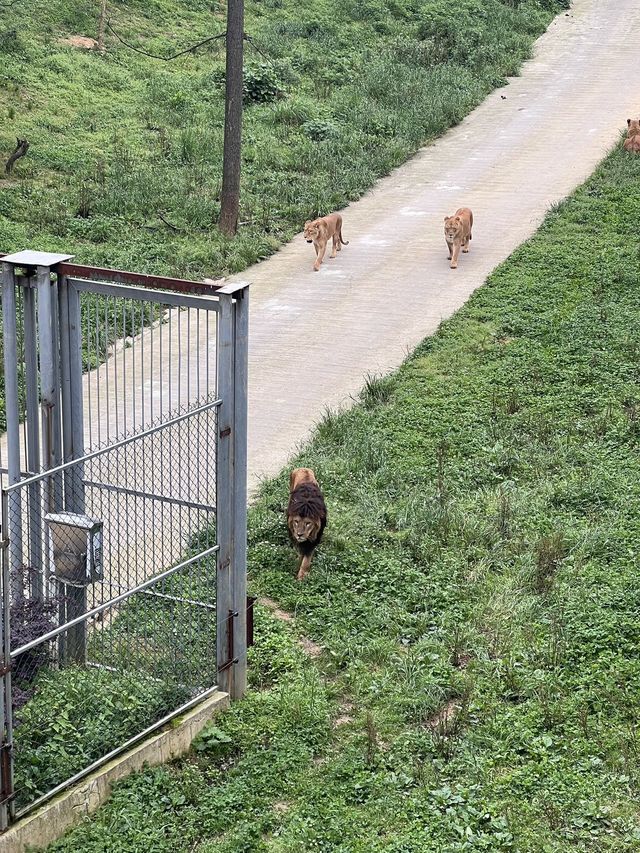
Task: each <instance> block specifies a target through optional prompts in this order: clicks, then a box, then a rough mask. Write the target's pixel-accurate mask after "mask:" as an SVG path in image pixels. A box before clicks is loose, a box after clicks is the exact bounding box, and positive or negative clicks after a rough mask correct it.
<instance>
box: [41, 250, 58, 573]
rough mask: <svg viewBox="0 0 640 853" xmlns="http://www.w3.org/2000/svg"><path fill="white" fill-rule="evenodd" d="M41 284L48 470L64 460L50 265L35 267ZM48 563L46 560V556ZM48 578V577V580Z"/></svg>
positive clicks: (52, 493) (53, 497) (53, 492)
mask: <svg viewBox="0 0 640 853" xmlns="http://www.w3.org/2000/svg"><path fill="white" fill-rule="evenodd" d="M36 269H37V272H36V280H37V287H38V333H39V338H40V407H41V414H42V462H43V468H44V470H45V471H46V470H47V469H49V468H55V467H56V465H59V464H60V463H61V462H62V458H61V456H62V447H61V443H62V442H61V435H60V405H59V403H60V394H59V384H58V373H57V370H56V368H57V367H58V364H59V353H58V352H57V346H56V345H57V342H58V334H57V322H56V321H57V312H56V313H55V314H54V310H53V309H54V301H53V297H54V293H53V290H54V288H53V285H52V284H51V271H50V269H49V267H42V266H39V267H37V268H36ZM56 308H57V306H56ZM58 479H59V477H58V475H56V477H55V479H54V478H53V477H52V478H51V479H50V480H49V484H48V490H47V491H48V494H47V500H46V504H45V508H46V511H47V512H55V511H56V510H58V509H60V503H61V501H60V499H61V497H62V490H61V488H60V487H59V486H58V488H56V486H57V480H58ZM45 563H47V560H46V559H45ZM46 580H47V578H46V577H45V581H46Z"/></svg>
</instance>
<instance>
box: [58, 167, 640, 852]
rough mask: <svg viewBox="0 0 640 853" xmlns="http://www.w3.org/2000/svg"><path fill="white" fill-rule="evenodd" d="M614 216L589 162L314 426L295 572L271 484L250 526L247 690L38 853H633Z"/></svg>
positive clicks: (634, 675)
mask: <svg viewBox="0 0 640 853" xmlns="http://www.w3.org/2000/svg"><path fill="white" fill-rule="evenodd" d="M639 217H640V161H639V160H638V159H633V158H629V157H627V156H625V155H624V154H623V153H622V152H616V153H614V154H613V155H612V156H611V157H610V158H609V159H608V160H607V161H606V162H605V163H604V164H603V165H602V166H601V167H600V168H599V169H598V170H597V171H596V173H595V175H594V176H593V177H592V179H590V180H589V181H588V182H587V184H586V185H585V186H583V187H582V188H580V189H579V190H578V191H577V192H576V194H575V195H574V196H573V197H572V198H571V199H570V200H568V201H567V202H565V203H563V204H561V205H559V206H558V207H557V208H556V209H554V210H553V211H552V212H551V213H550V214H549V216H548V217H547V219H546V220H545V223H544V224H543V226H542V228H541V230H540V231H539V233H538V234H537V235H536V236H535V237H534V238H533V239H531V240H530V241H529V242H527V243H526V244H524V245H523V246H522V247H521V248H520V249H519V250H517V251H516V252H515V253H514V255H513V256H512V257H511V258H510V259H509V260H508V261H507V262H506V263H505V264H503V265H502V266H501V267H500V268H499V269H498V270H497V271H496V272H495V273H494V274H493V275H492V276H491V278H490V279H489V281H488V282H487V283H486V284H485V286H484V287H482V288H481V289H480V290H479V291H477V292H476V293H475V295H474V296H473V297H472V298H471V300H470V301H469V303H468V304H467V305H466V306H465V307H464V308H463V309H462V310H461V311H459V312H458V314H457V315H456V316H455V317H453V318H452V319H451V320H449V321H448V322H446V323H444V324H443V325H442V326H441V328H440V330H439V331H438V333H437V334H436V335H435V336H433V337H432V338H429V339H427V340H426V341H425V342H424V343H423V344H422V345H421V346H420V347H419V348H418V349H417V351H416V352H415V353H414V354H413V355H412V356H411V357H410V358H409V359H408V360H407V361H406V363H405V364H404V365H403V367H402V368H401V369H400V370H399V371H398V372H397V373H395V374H394V375H392V376H389V377H385V378H374V377H372V378H371V379H370V380H369V381H368V382H367V384H366V387H365V388H364V390H363V392H362V399H361V400H360V402H359V403H358V404H357V405H356V406H354V408H353V409H351V410H349V411H347V412H344V413H341V414H337V413H327V415H326V417H325V418H324V419H323V420H322V422H321V423H320V424H319V426H318V429H317V431H316V434H315V436H314V438H313V440H312V441H311V442H310V444H309V445H308V446H307V447H306V448H305V449H304V451H303V452H302V453H301V455H300V457H299V459H298V460H296V461H297V462H299V463H303V464H305V465H310V466H311V467H313V468H314V469H315V471H316V474H317V475H318V478H319V480H320V481H321V483H322V485H323V487H324V490H325V494H326V497H327V503H328V509H329V514H330V523H329V526H328V528H327V531H326V540H325V542H324V543H323V546H322V548H321V550H320V552H319V553H318V555H317V557H316V560H315V561H314V567H313V570H312V573H311V576H310V578H309V580H308V581H307V582H305V583H304V584H299V583H296V581H295V580H294V573H295V566H296V556H295V554H294V552H293V551H292V549H291V548H290V546H289V545H288V543H287V537H286V528H285V522H284V506H285V504H286V495H287V483H286V472H283V474H282V475H281V476H280V477H279V478H277V479H276V480H274V481H273V482H270V483H267V484H266V485H265V487H264V490H263V493H262V495H261V497H260V499H259V500H258V501H257V503H256V504H255V506H254V507H253V508H252V510H251V516H250V551H249V556H250V566H251V585H252V588H253V590H254V591H255V592H258V593H259V594H260V595H263V596H264V595H268V596H269V597H270V598H271V599H273V600H274V601H277V603H278V605H279V606H280V607H281V608H283V609H284V610H286V611H288V612H289V613H291V614H294V615H295V623H293V622H288V623H287V622H284V621H282V620H280V619H278V618H276V617H275V616H274V615H272V614H271V613H270V611H269V610H268V609H266V608H260V609H259V611H258V621H257V630H256V636H257V639H258V643H257V645H256V646H255V647H254V649H253V650H252V670H251V679H252V684H253V689H252V691H251V692H250V693H249V694H248V696H247V697H246V699H245V700H243V701H242V702H240V703H238V704H236V705H235V706H234V707H233V708H232V709H231V710H230V711H229V712H227V713H225V714H224V715H221V716H220V717H218V718H217V719H216V721H215V724H214V725H213V726H211V727H210V728H209V729H208V730H206V731H205V734H204V735H203V736H201V737H200V739H199V741H198V742H197V743H196V746H195V749H194V750H193V752H192V753H191V754H190V755H189V756H188V757H187V758H185V759H184V760H182V761H179V762H177V763H175V764H172V765H169V766H164V767H161V768H158V769H154V770H149V771H147V772H144V773H141V774H138V775H136V776H134V777H132V778H130V779H129V780H127V781H126V782H124V783H122V784H121V785H119V786H118V787H117V788H116V790H115V792H114V794H113V796H112V799H111V801H110V802H109V803H108V804H107V805H106V806H105V807H104V808H103V809H102V810H101V811H100V812H99V813H98V814H97V815H96V816H95V817H94V818H93V819H91V820H89V821H87V822H85V823H84V824H83V825H81V826H80V827H78V828H76V829H75V830H74V831H72V832H71V833H70V834H69V835H68V836H67V837H66V838H65V839H63V840H61V841H60V842H58V843H57V844H55V845H53V846H52V847H51V848H50V853H67V851H74V853H75V851H80V850H81V851H83V853H91V851H106V850H108V851H112V853H124V851H127V853H129V851H131V853H133V851H139V850H141V849H145V850H149V851H169V850H171V851H185V853H186V851H198V853H209V851H214V850H216V851H234V853H236V851H282V853H285V851H286V853H298V851H299V853H303V851H304V853H307V851H327V853H329V851H331V853H358V852H359V851H362V853H364V851H367V853H376V851H394V853H413V852H414V851H416V853H418V851H419V853H423V851H424V853H429V851H433V853H442V851H445V850H446V851H473V850H478V851H480V850H487V851H544V853H565V852H566V851H567V850H569V849H571V850H578V851H598V853H600V851H633V850H638V849H639V846H640V822H639V820H638V783H639V779H640V751H639V747H638V723H637V720H638V712H639V711H640V707H639V706H640V694H639V693H638V690H637V684H638V677H639V675H640V672H639V668H640V664H639V663H638V661H639V659H640V658H639V654H638V653H639V651H640V648H639V646H640V637H639V633H638V627H637V613H638V607H639V603H640V602H639V594H640V593H639V590H640V585H639V583H638V568H637V566H638V550H637V542H638V533H639V528H640V512H639V510H640V485H639V482H638V477H637V475H636V471H637V464H638V447H639V444H638V442H639V439H640V427H639V424H640V368H639V353H640V290H639V289H638V275H639V272H640V237H639V235H638V231H637V227H636V223H637V222H638V218H639ZM294 625H295V627H294ZM298 631H299V632H301V633H302V634H303V635H304V636H306V637H310V638H312V639H313V640H314V641H315V642H316V643H317V644H319V645H320V646H321V647H322V648H323V649H324V651H323V652H322V654H321V655H320V656H319V657H317V658H313V659H311V660H310V659H309V658H308V657H307V655H306V653H305V652H304V651H303V649H302V647H301V645H300V644H299V643H298V639H297V636H296V633H297V632H298Z"/></svg>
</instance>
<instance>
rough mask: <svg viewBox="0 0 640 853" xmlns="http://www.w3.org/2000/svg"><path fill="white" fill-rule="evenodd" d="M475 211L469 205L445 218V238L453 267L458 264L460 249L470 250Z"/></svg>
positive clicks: (465, 251)
mask: <svg viewBox="0 0 640 853" xmlns="http://www.w3.org/2000/svg"><path fill="white" fill-rule="evenodd" d="M472 227H473V213H472V212H471V211H470V210H469V208H468V207H460V208H458V210H456V212H455V213H454V214H453V216H445V218H444V239H445V240H446V241H447V247H448V249H449V254H448V256H447V257H448V259H449V260H450V261H451V269H452V270H454V269H456V267H457V266H458V255H459V254H460V249H462V251H463V252H464V254H466V253H467V252H468V251H469V241H470V240H471V239H472V234H471V229H472Z"/></svg>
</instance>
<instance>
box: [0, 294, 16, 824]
mask: <svg viewBox="0 0 640 853" xmlns="http://www.w3.org/2000/svg"><path fill="white" fill-rule="evenodd" d="M3 309H4V301H3ZM1 501H2V504H1V507H2V512H1V518H2V521H1V525H2V542H1V543H0V549H1V564H0V662H1V663H2V670H3V672H2V676H1V677H0V678H1V682H0V683H1V684H2V690H1V691H0V832H3V831H4V830H5V829H7V827H8V826H9V819H10V817H11V816H12V812H13V801H12V796H13V732H12V728H13V726H12V719H11V717H12V697H11V669H10V663H11V657H10V654H11V637H10V623H9V615H10V605H11V588H10V584H9V567H10V563H11V559H10V557H9V540H8V532H9V531H8V524H9V510H8V506H9V496H8V495H7V492H6V491H5V490H4V489H2V494H1Z"/></svg>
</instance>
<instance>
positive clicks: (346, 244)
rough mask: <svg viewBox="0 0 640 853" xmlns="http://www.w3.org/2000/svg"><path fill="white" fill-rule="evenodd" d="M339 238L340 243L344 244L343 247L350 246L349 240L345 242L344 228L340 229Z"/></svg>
mask: <svg viewBox="0 0 640 853" xmlns="http://www.w3.org/2000/svg"><path fill="white" fill-rule="evenodd" d="M339 237H340V242H341V243H342V245H343V246H348V245H349V241H348V240H344V239H343V237H342V228H341V229H340V234H339Z"/></svg>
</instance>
